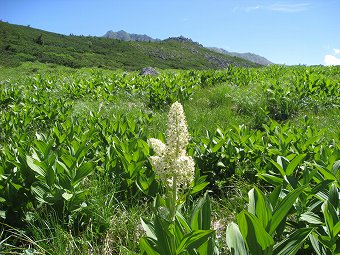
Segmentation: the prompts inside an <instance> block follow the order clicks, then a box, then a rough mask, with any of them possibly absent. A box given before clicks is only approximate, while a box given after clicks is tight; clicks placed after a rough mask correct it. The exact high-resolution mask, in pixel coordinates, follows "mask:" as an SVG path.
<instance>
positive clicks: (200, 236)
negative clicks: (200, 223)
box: [176, 230, 215, 254]
mask: <svg viewBox="0 0 340 255" xmlns="http://www.w3.org/2000/svg"><path fill="white" fill-rule="evenodd" d="M214 234H215V230H193V231H192V232H190V233H188V234H186V235H185V236H184V237H183V239H182V240H181V243H180V245H179V246H178V248H177V249H176V254H181V253H182V252H183V251H186V250H187V251H189V250H192V249H196V248H198V247H200V246H201V245H202V244H203V243H205V242H207V241H208V240H209V238H211V237H212V236H213V235H214Z"/></svg>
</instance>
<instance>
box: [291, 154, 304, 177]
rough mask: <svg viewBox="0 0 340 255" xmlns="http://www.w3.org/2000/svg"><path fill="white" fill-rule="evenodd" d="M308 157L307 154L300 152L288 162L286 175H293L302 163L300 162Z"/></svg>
mask: <svg viewBox="0 0 340 255" xmlns="http://www.w3.org/2000/svg"><path fill="white" fill-rule="evenodd" d="M305 157H306V154H299V155H297V156H295V158H294V159H293V160H292V161H291V162H290V163H289V164H288V166H287V168H286V175H287V176H289V175H292V174H293V172H294V170H295V168H296V167H297V166H298V165H299V164H300V162H301V161H302V160H303V159H304V158H305Z"/></svg>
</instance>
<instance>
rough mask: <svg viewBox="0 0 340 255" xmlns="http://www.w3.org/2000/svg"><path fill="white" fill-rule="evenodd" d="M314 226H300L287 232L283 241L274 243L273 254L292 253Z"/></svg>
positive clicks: (294, 252)
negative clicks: (291, 231)
mask: <svg viewBox="0 0 340 255" xmlns="http://www.w3.org/2000/svg"><path fill="white" fill-rule="evenodd" d="M313 230H314V228H301V229H298V230H296V231H294V232H293V233H291V234H289V235H288V236H287V237H286V238H285V239H284V240H283V241H281V242H280V243H278V244H276V245H274V249H273V254H275V255H294V254H296V253H297V252H298V251H299V249H300V247H301V246H302V245H303V244H304V241H305V240H306V239H307V238H308V237H309V235H310V234H311V233H312V232H313Z"/></svg>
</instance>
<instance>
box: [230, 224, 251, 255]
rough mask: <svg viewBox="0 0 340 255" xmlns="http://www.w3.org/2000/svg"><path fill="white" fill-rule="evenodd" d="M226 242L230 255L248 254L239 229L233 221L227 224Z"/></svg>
mask: <svg viewBox="0 0 340 255" xmlns="http://www.w3.org/2000/svg"><path fill="white" fill-rule="evenodd" d="M226 242H227V245H228V247H229V250H230V252H231V254H232V255H247V254H248V252H247V249H246V246H245V243H244V240H243V237H242V234H241V232H240V229H239V228H238V226H237V224H236V223H234V222H231V223H229V224H228V226H227V230H226Z"/></svg>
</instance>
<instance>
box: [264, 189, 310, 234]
mask: <svg viewBox="0 0 340 255" xmlns="http://www.w3.org/2000/svg"><path fill="white" fill-rule="evenodd" d="M304 189H305V186H302V187H299V188H297V189H295V190H293V191H292V192H290V193H289V194H288V195H286V196H285V197H284V199H283V200H282V201H281V202H279V203H278V204H277V206H276V207H275V208H274V212H273V217H272V219H271V221H270V228H269V234H270V235H272V234H273V233H274V232H275V230H276V228H277V227H278V226H279V225H280V223H281V221H282V220H283V219H284V218H285V217H286V216H287V214H288V212H289V211H290V208H291V207H292V206H293V204H294V203H295V201H296V199H297V198H298V197H299V195H300V194H301V193H302V191H303V190H304Z"/></svg>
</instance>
